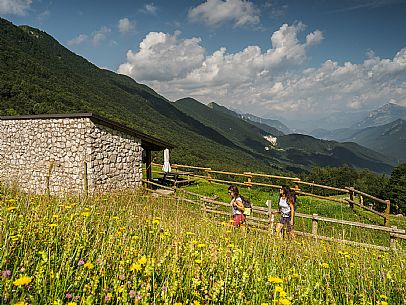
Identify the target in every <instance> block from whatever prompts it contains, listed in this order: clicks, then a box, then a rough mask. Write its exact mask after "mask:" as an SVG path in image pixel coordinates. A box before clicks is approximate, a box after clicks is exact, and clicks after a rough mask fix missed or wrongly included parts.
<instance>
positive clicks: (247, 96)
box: [0, 0, 406, 118]
mask: <svg viewBox="0 0 406 305" xmlns="http://www.w3.org/2000/svg"><path fill="white" fill-rule="evenodd" d="M0 16H1V17H4V18H6V19H8V20H10V21H12V22H13V23H14V24H16V25H22V24H28V25H30V26H33V27H37V28H40V29H42V30H44V31H46V32H47V33H49V34H50V35H52V36H53V37H55V38H56V39H57V40H58V41H59V42H60V43H61V44H63V45H64V46H66V47H67V48H69V49H70V50H72V51H73V52H75V53H77V54H79V55H81V56H83V57H85V58H86V59H88V60H89V61H90V62H92V63H94V64H96V65H97V66H99V67H103V68H107V69H110V70H112V71H115V72H119V73H123V74H127V75H129V76H131V77H133V78H134V79H135V80H136V81H137V82H141V83H145V84H147V85H149V86H151V87H153V88H154V89H155V90H157V91H158V92H159V93H161V94H162V95H164V96H165V97H167V98H169V99H171V100H176V99H177V98H181V97H185V96H192V97H194V98H196V99H198V100H199V101H201V102H205V103H207V102H211V101H214V102H217V103H219V104H222V105H225V106H229V107H232V108H237V109H241V110H242V111H248V112H251V113H254V114H257V115H266V116H269V117H272V115H274V116H279V115H281V116H284V115H285V116H286V114H287V113H289V114H292V113H293V114H296V115H300V116H301V117H302V118H317V117H321V116H325V115H327V114H329V113H331V112H335V111H342V110H344V111H363V110H370V109H374V108H376V107H379V106H381V105H383V104H385V103H387V102H394V103H397V104H400V105H404V106H406V30H405V29H406V18H405V16H406V0H386V1H382V0H375V1H364V0H343V1H331V0H318V1H317V0H313V1H303V0H302V1H300V0H296V1H276V0H275V1H272V0H270V1H248V0H200V1H194V0H188V1H187V0H173V1H153V2H150V1H134V0H133V1H127V0H125V1H124V0H123V1H103V0H99V1H78V0H72V1H61V0H59V1H58V0H53V1H49V0H0Z"/></svg>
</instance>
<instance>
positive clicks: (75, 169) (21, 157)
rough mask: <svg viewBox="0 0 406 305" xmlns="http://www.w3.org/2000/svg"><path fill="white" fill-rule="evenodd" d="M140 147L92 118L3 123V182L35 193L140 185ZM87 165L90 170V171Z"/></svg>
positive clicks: (0, 174) (0, 146)
mask: <svg viewBox="0 0 406 305" xmlns="http://www.w3.org/2000/svg"><path fill="white" fill-rule="evenodd" d="M141 159H142V148H141V141H140V140H139V139H137V138H135V137H133V136H131V135H127V134H126V133H123V132H121V131H117V130H114V129H112V128H109V127H106V126H103V125H101V124H98V123H95V122H93V121H92V120H91V119H90V118H49V119H22V120H0V180H1V181H3V182H16V183H17V185H18V186H19V187H20V188H21V189H22V190H24V191H27V192H32V193H47V192H48V191H49V192H50V193H51V194H56V193H76V194H77V193H79V194H81V193H83V192H84V190H85V188H86V187H85V184H86V180H85V179H84V173H85V166H86V168H87V187H88V190H89V192H98V191H109V190H113V189H121V188H128V187H136V186H138V185H140V183H141V182H140V181H141V178H142V167H141ZM85 164H86V165H85Z"/></svg>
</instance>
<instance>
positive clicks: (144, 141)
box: [0, 113, 175, 151]
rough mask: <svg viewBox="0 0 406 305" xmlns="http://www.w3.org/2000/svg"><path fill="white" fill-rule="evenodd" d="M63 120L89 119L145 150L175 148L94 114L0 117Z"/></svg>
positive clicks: (8, 118)
mask: <svg viewBox="0 0 406 305" xmlns="http://www.w3.org/2000/svg"><path fill="white" fill-rule="evenodd" d="M65 118H89V119H91V120H95V121H98V122H99V123H101V124H102V125H105V126H108V127H111V128H113V129H118V130H121V131H123V132H125V133H127V134H131V135H134V136H136V137H138V138H140V139H141V146H142V148H144V149H147V150H157V151H159V150H164V149H165V148H170V149H172V148H174V147H175V146H174V145H172V144H170V143H167V142H165V141H162V140H160V139H158V138H155V137H152V136H149V135H147V134H145V133H142V132H140V131H137V130H135V129H133V128H130V127H128V126H126V125H123V124H121V123H118V122H115V121H111V120H109V119H106V118H104V117H102V116H100V115H98V114H94V113H66V114H39V115H19V116H0V119H1V120H36V119H37V120H38V119H65Z"/></svg>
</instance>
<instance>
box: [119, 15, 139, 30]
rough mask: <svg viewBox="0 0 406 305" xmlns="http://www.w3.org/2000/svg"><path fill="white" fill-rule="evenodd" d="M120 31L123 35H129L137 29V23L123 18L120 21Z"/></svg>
mask: <svg viewBox="0 0 406 305" xmlns="http://www.w3.org/2000/svg"><path fill="white" fill-rule="evenodd" d="M117 27H118V31H119V32H121V33H128V32H131V31H133V30H134V29H135V23H134V22H132V21H130V19H128V18H122V19H120V20H119V21H118V25H117Z"/></svg>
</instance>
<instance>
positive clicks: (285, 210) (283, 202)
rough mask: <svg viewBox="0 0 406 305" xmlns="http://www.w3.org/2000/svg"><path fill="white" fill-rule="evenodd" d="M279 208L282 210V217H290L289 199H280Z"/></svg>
mask: <svg viewBox="0 0 406 305" xmlns="http://www.w3.org/2000/svg"><path fill="white" fill-rule="evenodd" d="M279 208H280V210H281V214H282V217H289V216H290V205H289V204H288V201H287V198H282V197H281V198H279Z"/></svg>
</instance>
